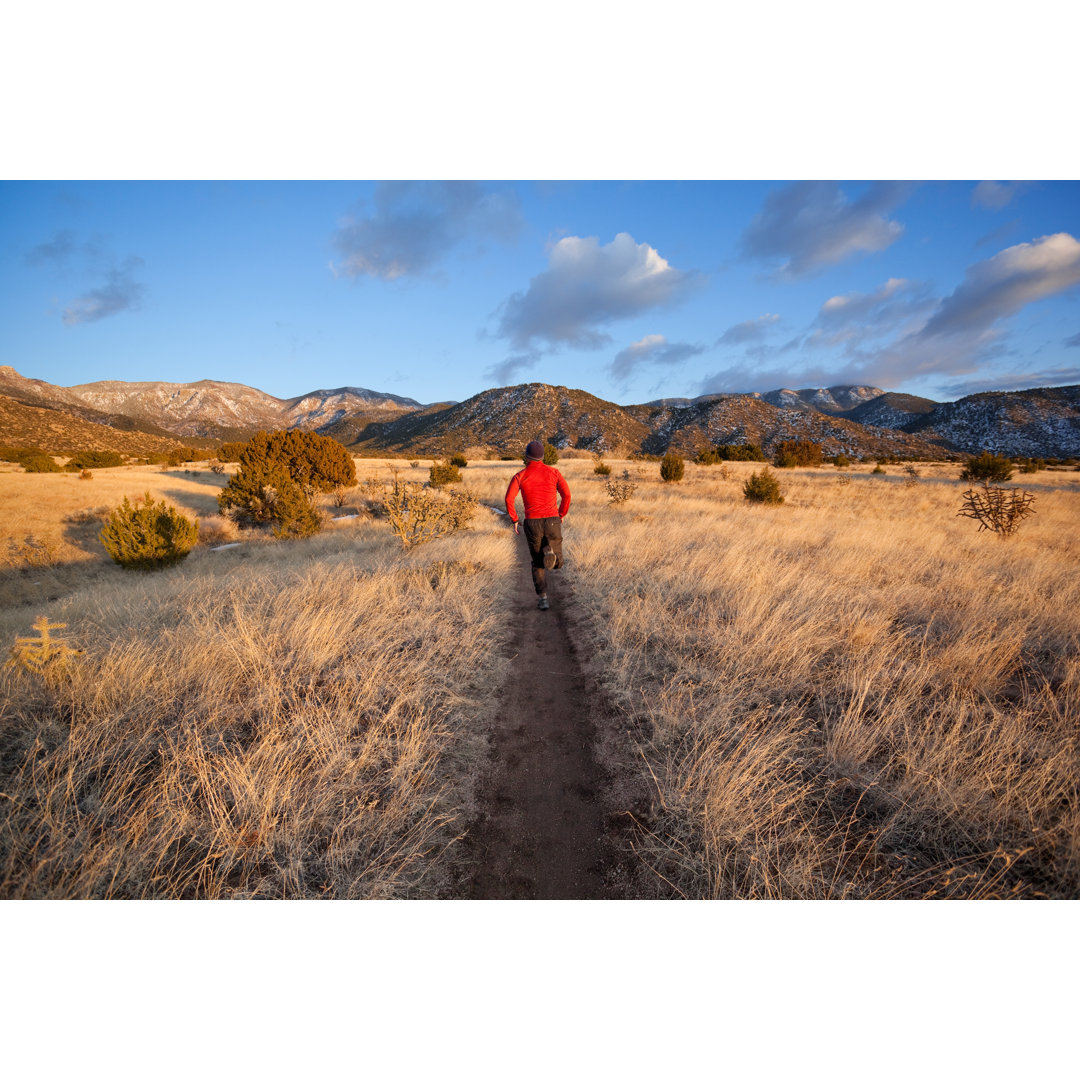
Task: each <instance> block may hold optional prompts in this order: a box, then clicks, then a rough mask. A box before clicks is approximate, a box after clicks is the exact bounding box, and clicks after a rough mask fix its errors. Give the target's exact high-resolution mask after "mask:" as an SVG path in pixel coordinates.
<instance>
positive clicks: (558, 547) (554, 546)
mask: <svg viewBox="0 0 1080 1080" xmlns="http://www.w3.org/2000/svg"><path fill="white" fill-rule="evenodd" d="M544 544H546V545H547V546H548V547H550V548H551V551H552V554H553V555H554V556H555V565H554V566H553V567H552V569H553V570H558V569H559V568H561V567H562V564H563V558H562V518H561V517H553V518H545V519H544Z"/></svg>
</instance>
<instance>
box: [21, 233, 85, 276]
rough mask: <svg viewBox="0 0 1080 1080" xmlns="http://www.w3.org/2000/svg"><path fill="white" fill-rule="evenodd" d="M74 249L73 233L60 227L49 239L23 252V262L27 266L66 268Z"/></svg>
mask: <svg viewBox="0 0 1080 1080" xmlns="http://www.w3.org/2000/svg"><path fill="white" fill-rule="evenodd" d="M76 250H77V245H76V243H75V233H74V232H73V231H72V230H71V229H61V230H60V231H59V232H57V234H56V235H55V236H54V237H53V238H52V239H51V240H48V241H46V242H45V243H44V244H38V245H37V246H36V247H32V248H30V249H29V250H28V251H27V252H25V253H24V255H23V262H25V263H26V265H27V266H34V267H38V266H51V267H55V268H58V269H67V268H68V266H69V264H70V261H71V258H72V256H73V255H74V254H75V253H76Z"/></svg>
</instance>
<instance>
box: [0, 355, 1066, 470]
mask: <svg viewBox="0 0 1080 1080" xmlns="http://www.w3.org/2000/svg"><path fill="white" fill-rule="evenodd" d="M0 425H2V426H0V442H2V443H5V444H8V445H16V446H25V445H37V446H41V448H42V449H46V450H49V451H51V452H53V453H58V454H59V453H68V452H72V451H73V450H77V449H105V448H109V449H122V450H123V452H125V453H129V454H135V453H148V452H152V451H158V450H163V449H167V448H169V447H170V446H173V447H175V446H179V445H182V444H187V445H203V446H210V445H213V444H214V443H216V442H221V441H228V440H237V439H245V438H247V437H249V436H250V435H251V434H252V433H253V432H254V431H257V430H272V429H281V428H299V429H302V430H306V431H316V432H319V433H320V434H323V435H329V436H331V437H333V438H335V439H337V440H338V441H340V442H342V443H343V444H344V445H346V446H348V447H349V448H350V449H351V450H353V451H354V452H355V453H358V454H371V455H375V454H380V453H382V454H417V455H423V456H433V455H442V454H445V453H447V452H450V451H454V450H471V451H472V453H473V454H474V455H481V454H485V453H486V454H492V453H494V454H500V455H517V454H518V453H519V452H520V450H521V446H522V445H523V444H524V443H525V442H527V441H528V440H529V439H531V438H536V437H540V438H544V439H546V440H547V441H549V442H552V443H553V444H554V445H556V446H558V447H560V448H565V447H573V448H576V449H580V450H588V451H593V452H603V453H612V454H630V453H651V454H660V453H664V452H666V451H667V450H668V449H675V450H678V451H680V452H683V453H687V454H692V453H694V452H696V451H697V450H701V449H705V448H706V447H708V446H710V445H714V444H716V443H739V442H749V443H757V444H758V445H760V446H761V447H762V448H763V449H765V450H766V451H769V450H770V449H772V448H773V447H774V446H775V444H776V443H778V442H780V441H782V440H787V439H807V440H810V441H813V442H817V443H820V444H821V445H822V448H823V450H824V452H825V453H826V454H830V455H831V454H838V453H843V454H847V455H849V456H859V457H865V456H877V455H881V454H896V455H899V456H902V457H920V458H947V457H955V456H958V455H960V454H966V453H978V452H979V451H981V450H983V449H989V450H992V451H994V452H996V453H1003V454H1010V455H1020V454H1023V455H1030V456H1036V457H1057V458H1063V457H1073V456H1080V386H1065V387H1055V388H1044V389H1033V390H1022V391H1011V392H992V393H982V394H974V395H971V396H969V397H965V398H961V399H959V400H958V401H953V402H945V403H941V402H936V401H932V400H930V399H929V398H921V397H915V396H913V395H910V394H899V393H891V392H888V391H885V390H881V389H878V388H877V387H872V386H831V387H822V388H816V389H804V390H790V389H780V390H774V391H769V392H768V393H760V394H759V393H754V394H708V395H704V396H702V397H697V398H661V399H658V400H655V401H650V402H647V403H645V404H642V405H617V404H615V403H613V402H610V401H604V400H603V399H601V398H598V397H594V396H593V395H592V394H588V393H586V392H585V391H583V390H574V389H569V388H567V387H563V386H550V385H548V384H546V383H526V384H523V385H520V386H510V387H501V388H495V389H491V390H485V391H483V392H482V393H480V394H476V395H474V396H473V397H471V398H469V399H468V400H466V401H462V402H452V401H451V402H438V403H435V404H428V405H425V404H422V403H421V402H419V401H416V400H414V399H413V398H408V397H399V396H398V395H395V394H387V393H381V392H378V391H374V390H366V389H363V388H361V387H354V386H345V387H339V388H337V389H334V390H313V391H311V392H310V393H308V394H304V395H301V396H299V397H295V398H276V397H273V396H271V395H269V394H266V393H264V392H263V391H261V390H257V389H254V388H252V387H249V386H244V385H242V384H240V383H229V382H218V381H215V380H210V379H204V380H201V381H199V382H194V383H169V382H137V383H135V382H119V381H106V382H93V383H84V384H82V385H78V386H69V387H61V386H54V385H52V384H50V383H47V382H44V381H43V380H40V379H29V378H25V377H24V376H22V375H20V374H19V373H18V372H17V371H15V369H14V368H11V367H2V366H0ZM136 447H142V449H138V448H136Z"/></svg>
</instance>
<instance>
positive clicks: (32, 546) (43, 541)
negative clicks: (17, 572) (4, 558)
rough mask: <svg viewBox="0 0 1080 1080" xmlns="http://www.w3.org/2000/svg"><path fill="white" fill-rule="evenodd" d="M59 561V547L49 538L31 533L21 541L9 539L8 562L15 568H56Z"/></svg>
mask: <svg viewBox="0 0 1080 1080" xmlns="http://www.w3.org/2000/svg"><path fill="white" fill-rule="evenodd" d="M59 560H60V548H59V545H58V544H57V543H56V541H55V540H52V539H50V538H49V537H42V536H35V535H34V534H33V533H31V534H30V535H28V536H24V537H23V538H22V539H21V540H16V539H15V538H14V537H12V538H9V539H8V561H9V562H10V563H12V564H14V565H15V566H19V565H22V566H35V567H38V566H54V565H55V564H56V563H57V562H59Z"/></svg>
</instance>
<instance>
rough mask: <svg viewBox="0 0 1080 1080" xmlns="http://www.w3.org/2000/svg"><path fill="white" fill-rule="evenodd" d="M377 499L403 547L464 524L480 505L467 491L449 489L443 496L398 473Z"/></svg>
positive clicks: (470, 518)
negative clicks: (450, 490)
mask: <svg viewBox="0 0 1080 1080" xmlns="http://www.w3.org/2000/svg"><path fill="white" fill-rule="evenodd" d="M380 502H381V508H382V512H383V514H384V515H385V516H386V519H387V521H389V522H390V528H391V529H393V531H394V533H395V535H396V536H397V537H398V538H399V539H400V540H401V543H402V544H403V546H405V547H416V546H417V545H419V544H426V543H428V542H429V541H431V540H437V539H438V538H439V537H440V536H446V535H448V534H449V533H452V532H454V530H455V529H463V528H465V527H466V526H467V525H468V523H469V522H470V521H471V520H472V517H473V514H474V513H475V512H476V508H477V506H478V505H479V504H478V503H477V500H476V499H475V498H474V497H473V495H472V494H471V493H469V492H468V491H452V492H449V493H448V494H447V495H446V496H444V495H442V494H441V493H439V492H438V491H436V490H433V489H432V488H430V487H424V486H423V485H422V484H416V483H411V482H408V481H404V480H399V479H398V478H397V476H395V477H394V480H393V483H392V484H391V485H390V487H389V488H388V489H386V490H384V491H383V493H382V497H381V500H380Z"/></svg>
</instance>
